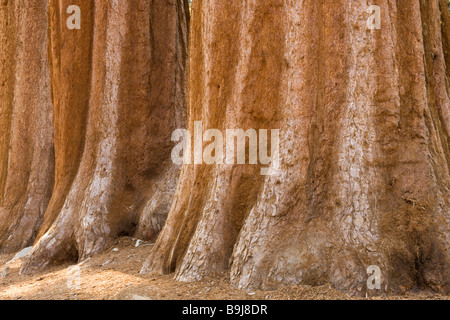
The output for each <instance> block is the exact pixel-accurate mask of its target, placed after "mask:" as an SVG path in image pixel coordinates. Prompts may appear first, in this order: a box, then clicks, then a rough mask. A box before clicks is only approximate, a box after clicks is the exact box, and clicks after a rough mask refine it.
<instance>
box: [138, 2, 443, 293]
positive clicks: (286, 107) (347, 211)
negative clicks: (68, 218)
mask: <svg viewBox="0 0 450 320" xmlns="http://www.w3.org/2000/svg"><path fill="white" fill-rule="evenodd" d="M373 4H376V5H378V6H380V8H381V13H382V16H381V21H382V27H381V29H380V30H376V29H375V30H370V29H368V28H367V25H366V21H367V19H368V18H369V14H368V13H366V10H367V8H368V4H367V2H366V1H348V0H339V1H325V2H324V1H287V2H286V1H281V0H271V1H252V2H246V1H225V0H214V1H206V0H196V1H195V2H194V8H193V18H192V19H193V20H192V29H191V45H190V48H191V49H190V76H189V84H188V88H189V89H188V90H189V103H188V109H189V110H188V126H189V128H190V129H191V130H192V128H193V123H194V121H203V124H204V127H205V128H208V129H209V128H217V129H221V130H225V129H228V128H229V129H235V128H242V129H248V128H255V129H280V130H281V137H280V138H281V142H280V153H281V174H280V175H279V176H272V177H261V176H260V175H259V168H258V167H257V166H251V165H245V166H223V165H216V166H207V165H195V166H194V165H185V166H184V167H183V169H182V174H181V177H180V182H179V185H178V189H177V192H176V195H175V199H174V205H173V207H172V210H171V212H170V214H169V217H168V221H167V223H166V225H165V227H164V229H163V231H162V233H161V235H160V237H159V238H158V241H157V243H156V245H155V248H154V250H153V251H152V253H151V255H150V257H149V259H148V261H147V263H146V265H145V266H144V268H143V270H142V272H144V273H145V272H150V271H158V272H163V273H170V272H175V273H176V278H177V279H179V280H183V281H192V280H198V279H201V278H203V277H205V276H208V275H211V274H215V273H220V272H224V271H227V272H228V273H229V274H230V277H231V281H232V283H234V284H235V285H237V286H239V287H241V288H245V289H254V288H265V289H272V288H274V287H277V286H279V285H282V284H308V285H322V284H327V283H331V284H332V285H334V286H335V287H336V288H339V289H341V290H346V291H349V292H352V293H354V294H363V293H364V292H366V291H367V286H366V282H367V278H368V274H367V268H368V267H369V266H370V265H377V266H379V267H380V269H381V271H382V289H381V291H378V293H380V292H404V291H407V290H409V289H413V288H420V289H432V290H436V291H440V292H449V289H450V273H449V270H450V269H449V262H450V261H449V250H450V219H449V208H450V175H449V168H450V161H449V160H450V152H449V124H450V122H449V116H448V115H449V104H450V103H449V91H450V90H449V81H448V80H449V75H450V73H449V69H448V59H449V55H448V37H449V35H450V26H449V24H448V21H449V13H448V10H446V7H445V6H444V5H445V3H444V1H439V0H432V1H420V2H419V1H388V0H380V1H374V3H373ZM439 6H441V7H439ZM444 8H445V9H444ZM441 17H443V18H441ZM441 19H443V20H442V23H441Z"/></svg>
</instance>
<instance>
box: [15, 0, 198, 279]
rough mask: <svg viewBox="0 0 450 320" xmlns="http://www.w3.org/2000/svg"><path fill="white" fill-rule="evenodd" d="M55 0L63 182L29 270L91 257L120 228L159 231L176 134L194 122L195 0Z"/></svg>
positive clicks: (54, 64)
mask: <svg viewBox="0 0 450 320" xmlns="http://www.w3.org/2000/svg"><path fill="white" fill-rule="evenodd" d="M78 2H79V3H80V4H79V7H80V10H81V17H82V19H81V29H79V30H77V29H74V30H69V29H68V28H67V27H66V20H67V18H68V17H69V15H68V14H66V9H67V8H68V7H69V6H70V5H72V4H73V1H69V0H62V1H61V0H51V1H50V4H49V6H50V8H49V24H50V32H49V34H50V45H49V48H50V55H51V56H50V61H51V63H50V64H51V81H52V89H53V92H52V93H53V95H52V96H53V104H54V110H55V112H54V113H55V116H54V118H55V121H54V122H55V140H54V141H55V159H56V169H55V170H56V171H55V172H56V173H55V176H56V180H55V190H54V192H53V195H52V199H51V201H50V204H49V206H48V210H47V212H46V214H45V220H44V223H43V225H42V228H41V231H40V234H39V239H38V242H37V243H36V244H35V245H34V247H33V249H32V251H31V253H30V255H29V257H28V258H27V260H26V261H25V262H24V264H23V266H22V270H21V272H22V273H29V272H32V271H33V270H36V269H40V268H43V267H45V266H47V265H48V264H50V263H57V262H60V261H62V260H68V259H71V260H76V259H79V260H83V259H85V258H87V257H89V256H91V255H93V254H95V253H98V252H100V251H102V250H104V249H105V248H107V247H108V246H110V245H111V244H112V242H113V241H114V240H115V239H117V237H119V236H121V235H130V236H131V235H134V236H136V237H139V238H141V239H144V240H150V239H153V238H156V236H157V235H158V233H159V231H160V230H161V228H162V225H163V223H164V221H165V219H166V216H167V214H168V211H169V209H170V204H171V201H172V197H173V194H174V191H175V186H176V182H177V178H178V175H179V169H180V168H179V167H177V166H175V165H174V164H173V163H172V162H171V161H170V153H171V134H172V132H173V130H175V129H176V128H178V127H184V126H185V122H186V120H185V117H186V116H185V115H184V114H185V100H186V97H185V96H186V93H185V87H186V85H185V82H186V70H187V68H186V62H187V26H188V19H189V10H188V5H187V1H184V0H177V1H150V0H137V1H118V0H112V1H107V0H101V1H100V0H99V1H95V2H94V1H78Z"/></svg>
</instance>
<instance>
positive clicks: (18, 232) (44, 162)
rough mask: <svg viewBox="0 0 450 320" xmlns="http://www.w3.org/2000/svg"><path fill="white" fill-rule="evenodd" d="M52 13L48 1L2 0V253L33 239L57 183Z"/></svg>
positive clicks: (0, 78) (0, 27)
mask: <svg viewBox="0 0 450 320" xmlns="http://www.w3.org/2000/svg"><path fill="white" fill-rule="evenodd" d="M46 16H47V1H46V0H37V1H28V0H16V1H12V0H9V1H2V3H1V4H0V43H1V50H0V90H1V91H0V131H1V135H0V221H1V225H0V252H15V251H17V250H19V249H22V248H24V247H26V246H29V245H31V244H32V242H33V240H34V238H35V237H36V234H37V232H38V230H39V227H40V225H41V223H42V219H43V217H44V213H45V210H46V208H47V204H48V202H49V199H50V196H51V192H52V188H53V181H54V178H53V176H54V160H53V159H54V156H53V153H54V151H53V144H52V139H53V129H52V128H53V125H52V104H51V95H50V75H49V65H48V58H47V19H46ZM30 35H31V36H30Z"/></svg>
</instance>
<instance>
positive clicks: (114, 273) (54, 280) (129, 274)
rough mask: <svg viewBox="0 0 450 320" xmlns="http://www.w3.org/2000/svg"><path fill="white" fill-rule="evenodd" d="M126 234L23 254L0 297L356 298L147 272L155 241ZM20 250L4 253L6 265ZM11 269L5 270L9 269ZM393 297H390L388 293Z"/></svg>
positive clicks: (1, 265) (1, 281) (1, 266)
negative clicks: (66, 260) (52, 260)
mask: <svg viewBox="0 0 450 320" xmlns="http://www.w3.org/2000/svg"><path fill="white" fill-rule="evenodd" d="M136 241H137V240H135V239H131V238H121V239H120V241H118V243H117V244H116V245H115V246H114V247H112V248H111V249H110V250H108V251H107V252H105V253H103V254H101V255H98V256H96V257H94V258H92V259H90V260H88V261H85V262H84V263H81V264H79V265H78V268H74V266H70V265H64V266H59V267H54V268H51V269H49V270H47V271H45V272H43V273H40V274H35V275H32V276H20V275H19V268H20V265H21V262H20V260H17V261H16V262H14V263H11V264H9V265H8V266H9V269H8V271H7V272H6V277H2V275H0V300H92V299H94V300H115V299H119V300H185V299H188V300H191V299H192V300H267V299H269V300H280V299H281V300H317V299H345V300H348V299H356V298H354V297H350V296H348V295H346V294H344V293H341V292H338V291H336V290H334V289H331V288H329V287H315V288H313V287H308V286H295V287H284V288H280V289H278V290H276V291H271V292H268V291H255V292H245V291H241V290H238V289H236V288H233V287H231V286H230V285H229V284H228V281H227V279H226V276H223V277H217V278H214V279H208V280H205V281H201V282H197V283H181V282H177V281H174V280H173V276H171V275H167V276H161V275H141V274H139V271H140V268H141V267H142V264H143V263H144V261H145V259H146V257H147V256H148V253H149V249H150V247H151V246H152V244H151V243H148V242H140V244H139V246H138V247H136ZM13 257H14V255H0V271H4V270H5V265H6V263H7V262H8V261H10V260H11V259H12V258H13ZM3 275H5V274H3ZM449 298H450V297H449V296H441V295H431V294H430V295H426V294H412V295H408V296H404V297H389V299H445V300H448V299H449ZM383 299H387V298H383Z"/></svg>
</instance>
